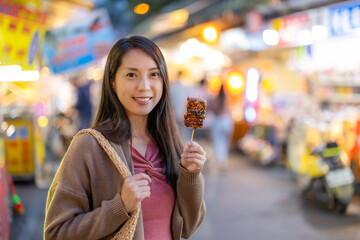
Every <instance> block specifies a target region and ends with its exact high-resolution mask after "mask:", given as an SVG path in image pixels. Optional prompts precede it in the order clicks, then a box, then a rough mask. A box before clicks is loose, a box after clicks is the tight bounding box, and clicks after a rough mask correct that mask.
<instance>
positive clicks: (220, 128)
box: [209, 85, 234, 169]
mask: <svg viewBox="0 0 360 240" xmlns="http://www.w3.org/2000/svg"><path fill="white" fill-rule="evenodd" d="M209 110H210V111H212V112H213V113H214V118H213V120H212V127H211V137H212V142H213V144H214V150H215V155H216V159H217V161H218V163H219V167H220V169H225V168H226V167H227V164H228V158H229V152H230V141H231V137H232V133H233V129H234V123H233V120H232V117H231V113H230V110H229V109H228V107H227V104H226V93H225V91H224V85H221V88H220V92H219V94H218V95H217V96H216V97H215V98H214V99H213V100H212V101H211V104H209Z"/></svg>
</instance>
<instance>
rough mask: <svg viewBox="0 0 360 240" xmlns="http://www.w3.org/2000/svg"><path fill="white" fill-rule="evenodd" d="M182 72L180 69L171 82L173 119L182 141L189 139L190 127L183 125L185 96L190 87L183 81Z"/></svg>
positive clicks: (187, 94)
mask: <svg viewBox="0 0 360 240" xmlns="http://www.w3.org/2000/svg"><path fill="white" fill-rule="evenodd" d="M183 81H184V80H183V72H182V71H181V70H180V71H179V72H178V74H177V76H176V78H175V80H174V81H173V82H172V83H171V86H170V90H171V102H172V107H173V109H174V114H175V120H176V123H177V125H178V127H179V129H180V133H181V136H182V138H183V140H184V141H186V140H187V139H190V137H191V129H189V128H187V127H185V125H184V115H185V113H186V102H187V101H186V98H187V97H188V96H189V93H190V91H189V90H190V89H189V87H188V86H186V85H185V84H184V83H183Z"/></svg>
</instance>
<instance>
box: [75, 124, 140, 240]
mask: <svg viewBox="0 0 360 240" xmlns="http://www.w3.org/2000/svg"><path fill="white" fill-rule="evenodd" d="M83 133H90V134H91V135H92V136H93V137H94V138H95V139H96V140H97V141H98V143H99V144H100V146H101V147H102V148H103V149H104V151H105V152H106V154H107V155H108V156H109V158H110V159H111V161H112V162H113V163H114V165H115V166H116V168H117V169H118V170H119V172H120V174H121V175H122V176H123V177H124V179H126V178H127V177H129V176H131V172H130V170H129V168H128V167H127V166H126V165H125V163H124V162H123V161H122V160H121V159H120V157H119V155H118V154H117V153H116V151H115V149H114V148H113V147H112V146H111V145H110V143H109V141H108V140H107V139H106V138H105V137H104V136H103V135H102V134H101V132H99V131H97V130H95V129H91V128H88V129H83V130H81V131H80V132H78V133H77V134H76V136H78V135H80V134H83ZM76 136H75V137H76ZM139 213H140V205H139V207H137V208H136V209H135V210H134V211H132V212H131V213H130V218H129V219H128V220H127V221H126V222H125V223H124V225H123V226H122V228H121V229H120V230H119V231H118V232H117V233H116V234H115V236H114V237H113V238H112V239H113V240H132V239H133V237H134V233H135V228H136V224H137V220H138V218H139Z"/></svg>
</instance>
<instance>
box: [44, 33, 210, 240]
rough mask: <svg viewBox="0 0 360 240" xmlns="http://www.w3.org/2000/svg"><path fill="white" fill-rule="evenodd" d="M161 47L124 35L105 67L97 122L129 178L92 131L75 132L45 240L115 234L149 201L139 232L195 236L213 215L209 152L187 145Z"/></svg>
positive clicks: (52, 195) (49, 208) (50, 202)
mask: <svg viewBox="0 0 360 240" xmlns="http://www.w3.org/2000/svg"><path fill="white" fill-rule="evenodd" d="M169 92H170V91H169V79H168V74H167V69H166V64H165V60H164V57H163V55H162V54H161V51H160V49H159V48H158V47H157V46H156V45H155V44H154V43H153V42H152V41H150V40H148V39H147V38H144V37H140V36H133V37H130V38H123V39H120V40H119V41H118V42H117V43H116V44H115V45H114V46H113V48H112V49H111V51H110V53H109V56H108V59H107V63H106V66H105V72H104V80H103V84H102V92H101V100H100V106H99V110H98V113H97V116H96V119H95V123H94V125H93V127H92V128H94V129H96V130H98V131H100V132H101V133H102V134H103V135H104V136H105V137H106V138H107V139H108V140H109V141H110V143H111V145H112V146H113V147H114V149H115V151H116V152H117V154H118V155H119V156H120V158H121V159H122V161H124V163H125V164H126V165H127V166H128V167H129V169H130V171H131V172H132V174H133V175H132V176H130V177H128V178H127V179H124V178H123V177H122V176H121V175H120V174H119V172H118V170H117V169H116V167H115V166H114V164H113V163H112V162H111V161H110V159H109V157H108V156H107V155H106V153H105V152H104V151H103V150H102V148H101V147H100V145H99V144H98V143H97V141H96V140H95V139H94V138H93V137H92V135H90V134H89V133H84V134H81V135H78V136H77V137H75V138H74V139H73V141H72V143H71V145H70V147H69V149H68V151H67V153H66V154H65V156H64V158H63V160H62V162H61V165H60V167H59V170H58V172H57V174H56V176H55V178H54V180H53V183H52V185H51V187H50V189H49V194H48V199H47V204H46V218H45V230H44V231H45V233H44V238H45V239H111V238H112V237H113V236H114V235H115V234H116V233H117V232H118V231H119V229H120V228H121V227H122V225H123V224H124V223H125V222H126V220H128V219H129V218H130V215H129V213H130V212H132V211H133V210H134V209H135V208H136V207H137V206H138V205H139V204H141V213H140V216H139V219H138V222H137V225H136V229H135V234H134V238H133V239H136V240H137V239H146V240H151V239H156V240H162V239H164V240H165V239H173V240H178V239H180V238H181V237H183V238H189V237H190V236H191V235H192V234H193V233H194V232H195V230H196V229H197V228H198V227H199V226H200V224H201V222H202V221H203V219H204V216H205V211H206V210H205V203H204V200H203V195H204V179H203V176H202V174H201V169H202V168H203V165H204V163H205V161H206V153H205V151H204V150H203V148H202V147H201V146H200V145H199V144H198V143H196V142H188V143H187V144H186V146H185V148H183V145H182V141H181V138H180V135H179V131H178V130H177V127H176V122H175V119H174V117H173V113H172V110H171V102H170V95H169Z"/></svg>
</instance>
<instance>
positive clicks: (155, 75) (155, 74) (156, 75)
mask: <svg viewBox="0 0 360 240" xmlns="http://www.w3.org/2000/svg"><path fill="white" fill-rule="evenodd" d="M151 76H152V77H160V73H159V72H153V73H151Z"/></svg>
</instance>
